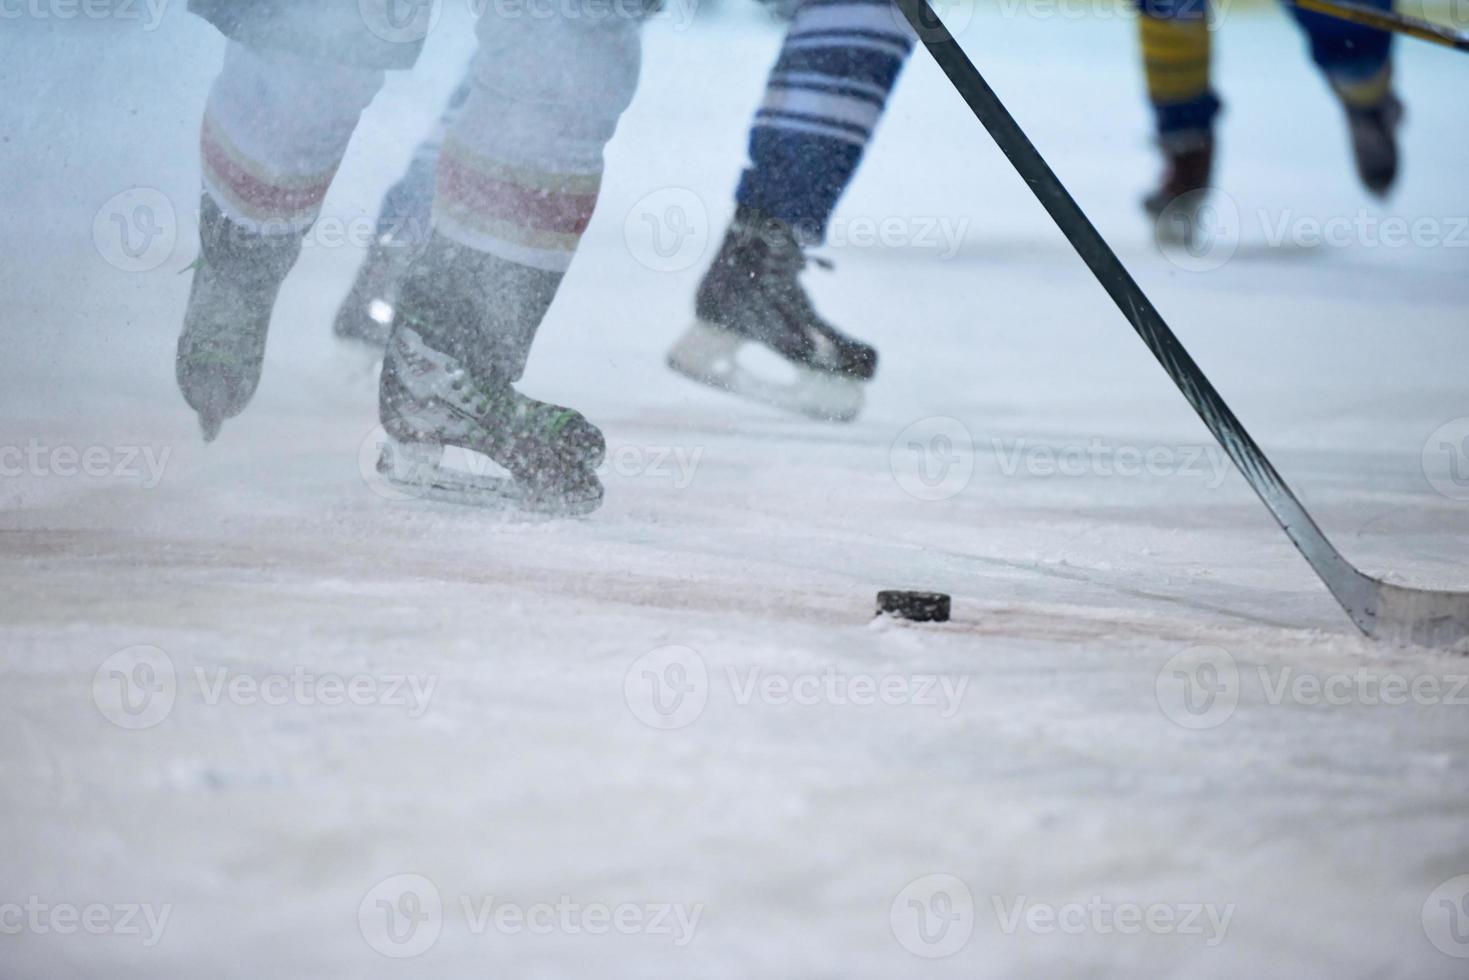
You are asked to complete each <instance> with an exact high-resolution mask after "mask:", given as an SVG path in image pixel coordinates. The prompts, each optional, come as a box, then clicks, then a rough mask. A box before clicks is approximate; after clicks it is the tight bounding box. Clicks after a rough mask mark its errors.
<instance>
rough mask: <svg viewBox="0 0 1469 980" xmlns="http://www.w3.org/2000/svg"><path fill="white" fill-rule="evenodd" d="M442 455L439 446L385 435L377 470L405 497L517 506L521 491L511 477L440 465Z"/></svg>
mask: <svg viewBox="0 0 1469 980" xmlns="http://www.w3.org/2000/svg"><path fill="white" fill-rule="evenodd" d="M443 455H444V451H443V447H442V446H435V445H428V444H424V443H408V442H398V441H396V440H393V439H386V440H384V441H383V443H382V446H381V449H380V450H379V452H378V459H377V472H378V475H379V476H380V477H382V478H383V480H385V481H386V482H387V484H388V486H390V487H392V488H393V489H395V490H397V491H398V492H400V493H401V494H402V495H403V496H404V497H405V498H407V497H414V498H418V499H422V500H437V501H441V502H444V503H451V504H464V505H468V506H474V507H504V508H514V507H518V506H520V504H521V500H522V496H523V495H522V494H521V493H520V490H519V488H518V487H517V486H516V485H515V481H514V480H512V479H510V478H509V477H501V476H493V475H490V474H480V473H467V472H464V471H462V470H456V469H451V468H449V467H446V466H444V465H443Z"/></svg>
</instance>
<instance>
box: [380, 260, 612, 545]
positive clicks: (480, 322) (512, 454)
mask: <svg viewBox="0 0 1469 980" xmlns="http://www.w3.org/2000/svg"><path fill="white" fill-rule="evenodd" d="M560 278H561V277H560V275H559V274H556V273H550V272H542V271H540V270H535V269H529V268H527V267H524V266H518V265H512V264H511V263H508V262H503V261H501V260H499V259H496V258H494V257H493V256H489V255H484V254H482V253H476V252H471V251H469V250H466V249H462V248H459V247H458V246H455V245H452V244H449V243H447V242H445V241H444V240H442V239H438V238H435V240H434V242H433V243H432V244H431V245H430V246H429V248H428V249H427V250H426V251H425V254H424V256H423V257H422V258H421V259H420V260H419V262H418V263H416V264H415V266H414V269H413V271H411V272H410V273H409V276H408V279H407V281H406V282H405V283H404V286H403V291H402V300H401V302H400V303H399V305H398V309H397V312H396V314H395V317H394V324H393V330H392V336H391V339H390V340H389V343H388V351H387V356H386V358H385V360H384V363H383V373H382V379H381V381H380V389H379V391H380V412H381V418H382V424H383V428H384V431H385V432H386V435H387V440H386V442H385V443H384V445H383V447H382V452H381V457H380V459H379V461H378V472H379V473H380V474H381V475H382V476H383V477H384V478H385V479H387V480H388V481H389V482H390V483H391V484H392V485H393V486H395V487H397V488H399V489H401V490H403V491H404V492H407V493H411V494H415V495H421V496H426V497H431V498H435V499H442V500H449V501H452V502H456V503H467V504H476V505H487V506H497V505H498V506H512V507H518V508H523V509H525V510H528V511H533V512H537V513H542V514H549V515H555V516H575V515H580V514H586V513H590V512H591V511H593V510H595V509H596V508H597V507H598V505H599V504H601V502H602V484H601V481H600V480H599V479H598V478H597V474H596V468H597V467H598V466H599V465H601V463H602V459H603V457H604V455H605V453H606V443H605V441H604V440H603V438H602V433H601V431H600V430H599V429H598V428H597V427H596V426H594V425H593V424H592V423H591V422H589V421H587V419H586V418H584V417H583V416H582V415H581V414H580V413H579V412H576V411H573V410H572V409H569V408H563V407H561V406H559V405H552V404H548V403H546V402H541V401H537V400H536V399H534V398H530V397H527V396H525V395H523V394H521V393H520V392H518V391H516V390H515V388H514V387H513V386H512V382H514V381H515V380H517V379H518V378H519V377H520V374H521V372H522V370H523V369H524V366H525V361H526V357H527V355H528V353H529V350H530V344H531V340H532V339H533V337H534V334H535V330H536V327H537V326H538V325H539V324H540V320H541V317H542V316H543V315H544V313H545V310H546V308H547V307H548V306H549V305H550V301H551V297H552V296H553V295H554V294H555V289H556V285H557V283H559V281H560ZM449 457H455V459H457V460H459V461H461V465H458V466H456V465H453V461H452V460H451V459H450V458H449Z"/></svg>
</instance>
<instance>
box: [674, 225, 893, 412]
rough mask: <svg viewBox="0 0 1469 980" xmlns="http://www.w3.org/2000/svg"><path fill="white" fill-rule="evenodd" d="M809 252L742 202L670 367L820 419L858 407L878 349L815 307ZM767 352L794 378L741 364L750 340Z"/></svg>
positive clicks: (703, 381)
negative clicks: (805, 281)
mask: <svg viewBox="0 0 1469 980" xmlns="http://www.w3.org/2000/svg"><path fill="white" fill-rule="evenodd" d="M805 265H806V256H805V254H804V252H803V251H802V248H801V245H800V243H799V242H797V240H796V237H795V234H794V233H793V231H792V230H791V228H790V227H789V226H787V225H786V224H784V223H783V222H780V221H776V220H774V219H770V218H766V217H764V216H762V215H759V214H757V213H755V212H753V211H751V210H749V209H746V208H741V209H740V211H739V212H738V213H737V214H736V216H735V220H734V223H733V224H732V225H731V226H730V229H729V231H728V232H727V233H726V235H725V238H724V243H723V245H721V246H720V249H719V254H718V255H717V256H716V257H715V259H714V264H713V266H712V267H711V268H710V269H709V272H708V273H706V274H705V276H704V281H703V282H702V283H701V284H700V285H699V293H698V297H697V300H696V303H695V309H696V319H695V322H694V324H693V326H691V327H690V328H689V329H688V331H687V332H685V334H684V335H683V336H682V337H681V338H680V339H679V340H678V342H677V343H676V344H674V346H673V348H672V349H671V350H670V351H669V352H668V366H669V367H671V368H673V370H675V371H677V372H678V373H679V374H682V375H684V376H685V377H688V378H691V379H693V380H694V381H698V382H699V383H701V384H706V385H709V386H710V387H713V388H718V389H720V390H722V391H728V392H731V393H732V394H736V395H740V396H742V397H745V398H749V399H752V400H754V401H758V402H763V403H765V404H769V405H774V406H776V407H778V408H782V409H785V410H787V411H791V412H797V413H800V414H802V415H806V416H810V417H811V418H816V419H821V420H824V421H835V422H846V421H850V420H851V419H853V418H855V417H856V416H857V413H858V412H859V411H860V410H861V408H862V401H863V385H864V384H865V383H866V382H867V381H870V380H871V379H872V376H873V374H874V372H875V371H876V369H877V351H876V350H874V349H873V348H871V347H869V346H868V345H867V344H864V343H862V342H861V341H859V340H854V339H853V338H851V337H848V336H846V335H844V334H843V333H841V332H840V331H839V330H837V329H836V328H835V327H833V326H832V325H831V324H829V323H827V322H826V321H825V320H823V319H822V318H821V316H820V315H819V314H818V313H817V312H816V309H815V307H814V306H813V305H812V303H811V298H810V297H809V296H807V295H806V291H805V290H804V289H803V288H802V286H801V282H800V273H801V271H802V269H804V268H805ZM751 343H754V344H760V345H763V346H765V347H767V348H769V349H770V350H772V351H774V352H775V353H776V354H778V355H779V356H780V357H781V358H783V359H784V360H785V361H786V362H787V363H788V364H790V365H791V366H792V367H793V368H794V371H795V377H794V379H793V380H788V381H783V380H778V379H774V378H770V377H766V376H763V375H762V374H760V373H757V372H756V371H754V370H752V369H751V368H749V367H747V366H745V365H743V364H741V363H740V359H739V354H740V351H741V349H742V348H744V347H745V346H746V345H748V344H751Z"/></svg>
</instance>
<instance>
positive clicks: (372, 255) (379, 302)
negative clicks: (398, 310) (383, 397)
mask: <svg viewBox="0 0 1469 980" xmlns="http://www.w3.org/2000/svg"><path fill="white" fill-rule="evenodd" d="M416 254H417V249H416V248H414V247H413V243H411V242H406V241H397V240H395V239H394V238H393V237H392V236H391V235H379V236H378V237H377V238H375V239H373V243H372V247H371V248H370V249H368V252H367V258H366V259H364V260H363V262H362V267H361V268H359V269H358V270H357V278H356V280H355V281H354V282H353V283H352V291H351V292H349V293H348V294H347V298H346V299H345V300H343V301H342V305H341V308H340V309H338V310H337V318H336V320H335V321H334V322H333V323H332V333H333V334H335V335H336V337H337V339H338V340H341V341H345V342H346V343H349V344H354V345H357V346H360V347H362V348H363V349H364V350H366V351H367V352H368V353H370V354H372V355H373V356H374V357H381V356H382V353H383V349H384V348H386V347H387V346H388V331H389V330H390V329H391V328H392V326H393V308H394V306H396V305H397V302H398V284H399V283H400V282H402V280H403V276H404V275H405V274H406V273H407V272H408V267H409V266H410V265H412V264H413V257H414V256H415V255H416Z"/></svg>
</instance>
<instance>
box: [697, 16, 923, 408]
mask: <svg viewBox="0 0 1469 980" xmlns="http://www.w3.org/2000/svg"><path fill="white" fill-rule="evenodd" d="M900 25H902V18H901V16H899V15H898V14H897V13H896V11H895V8H893V7H892V5H891V4H890V3H889V2H888V0H809V2H806V3H803V4H801V5H800V6H799V8H798V9H797V10H796V13H795V17H794V19H793V20H792V22H791V24H790V27H789V29H788V32H787V34H786V39H785V43H784V45H783V47H782V49H781V52H780V57H779V59H778V60H777V61H776V64H775V67H774V68H773V69H772V70H771V73H770V76H769V79H768V81H767V83H766V89H765V99H764V101H763V103H762V104H761V106H760V109H759V111H758V112H757V113H756V115H755V121H754V124H753V125H752V127H751V129H750V140H749V165H748V166H747V167H746V168H745V171H744V173H743V175H742V177H741V179H740V184H739V188H738V190H737V192H736V196H735V200H736V212H735V218H734V221H733V223H732V224H731V226H730V228H729V229H728V231H727V232H726V234H725V236H724V240H723V243H722V244H721V245H720V248H719V251H718V253H717V255H716V256H715V258H714V262H713V264H712V265H711V267H710V269H709V272H708V273H707V274H706V275H705V277H704V279H703V281H702V282H701V284H700V286H699V292H698V296H697V298H696V301H695V307H696V317H697V319H696V322H695V324H694V326H693V327H691V328H690V330H689V331H688V333H687V334H685V335H684V337H683V338H681V339H680V340H679V342H678V343H677V344H676V345H675V346H674V348H673V350H672V351H670V352H669V364H670V365H671V366H672V367H673V368H674V369H675V370H677V371H679V372H680V373H683V374H685V375H688V376H689V377H692V378H694V379H695V380H698V381H701V382H704V383H706V384H711V385H713V386H715V387H720V388H724V389H728V390H731V391H734V392H736V393H738V394H743V395H746V396H748V397H752V398H755V399H757V400H761V401H767V402H771V403H774V404H777V405H780V406H782V407H785V408H789V409H793V410H796V411H800V412H803V413H805V414H808V415H812V416H815V417H818V418H824V419H850V418H852V417H853V416H855V415H856V413H857V411H858V409H859V408H860V407H861V404H862V388H861V385H862V383H863V382H865V381H867V380H869V379H870V378H871V377H872V375H873V372H874V371H875V370H876V366H877V352H876V351H875V350H873V349H872V348H871V347H869V346H868V345H867V344H864V343H862V342H860V341H857V340H854V339H852V338H850V337H847V336H846V335H844V334H842V333H841V332H840V331H838V330H837V329H836V328H834V327H833V326H831V325H830V324H829V323H827V322H826V321H825V320H823V319H822V318H821V316H820V315H819V314H818V313H817V312H816V310H815V307H814V306H813V305H812V303H811V300H810V297H809V296H807V294H806V291H805V290H804V289H803V288H802V286H801V282H800V274H801V271H802V269H803V268H804V267H805V263H806V258H805V252H804V250H805V248H807V247H809V246H811V245H816V244H820V242H821V241H822V240H823V238H824V236H825V234H826V228H827V223H828V221H829V220H830V218H831V215H832V212H833V211H834V210H835V208H836V205H837V201H838V199H839V198H840V197H841V195H842V192H843V191H845V190H846V188H847V185H848V184H849V183H850V182H851V180H852V177H853V175H854V174H855V173H856V171H857V167H858V165H859V164H860V162H861V160H862V155H863V152H864V151H865V149H866V147H867V144H868V141H869V140H870V139H871V137H872V131H873V127H874V126H875V125H876V124H877V121H878V119H879V117H880V116H881V115H882V111H883V108H884V106H885V105H886V102H887V98H888V94H889V93H890V92H891V90H892V88H893V85H894V83H895V82H896V81H897V77H898V74H899V71H900V70H901V69H902V66H903V64H904V62H905V60H906V59H907V57H908V55H909V53H910V52H911V51H912V47H913V37H912V34H911V32H910V31H909V30H908V29H907V27H906V26H900ZM751 342H753V343H758V344H762V345H764V346H766V347H769V348H770V349H772V350H774V351H775V352H776V353H777V354H779V355H781V356H782V357H784V358H785V359H786V360H787V361H789V362H791V363H792V364H793V365H795V366H796V369H797V372H798V375H799V377H798V381H797V382H796V383H795V384H794V385H791V384H783V383H778V382H774V381H771V380H768V379H764V378H761V377H759V376H757V375H755V374H754V373H752V372H751V371H749V370H748V369H746V368H744V367H743V366H741V365H740V364H739V362H738V351H739V349H740V348H741V347H742V346H743V345H745V344H747V343H751Z"/></svg>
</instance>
